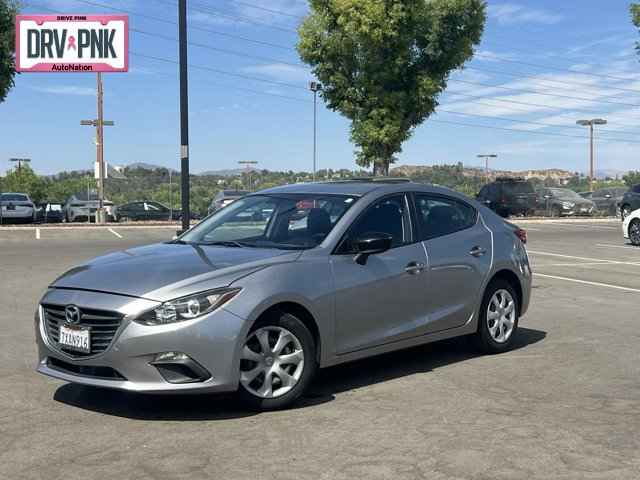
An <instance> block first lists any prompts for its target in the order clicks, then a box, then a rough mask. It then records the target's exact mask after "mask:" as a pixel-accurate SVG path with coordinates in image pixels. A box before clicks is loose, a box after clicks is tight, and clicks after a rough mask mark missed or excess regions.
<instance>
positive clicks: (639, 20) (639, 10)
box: [629, 3, 640, 52]
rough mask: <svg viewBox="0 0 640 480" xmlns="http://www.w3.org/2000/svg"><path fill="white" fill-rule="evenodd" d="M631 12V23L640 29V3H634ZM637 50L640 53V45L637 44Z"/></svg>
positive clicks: (630, 8)
mask: <svg viewBox="0 0 640 480" xmlns="http://www.w3.org/2000/svg"><path fill="white" fill-rule="evenodd" d="M629 11H630V12H631V21H632V22H633V24H634V25H635V26H636V28H639V29H640V3H632V4H631V6H630V7H629ZM636 50H638V51H639V52H640V43H636Z"/></svg>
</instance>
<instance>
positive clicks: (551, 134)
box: [428, 119, 640, 143]
mask: <svg viewBox="0 0 640 480" xmlns="http://www.w3.org/2000/svg"><path fill="white" fill-rule="evenodd" d="M428 121H429V122H436V123H446V124H450V125H460V126H463V127H477V128H488V129H491V130H503V131H506V132H516V133H525V134H533V135H547V136H553V137H569V138H579V139H580V140H588V137H586V136H578V135H569V134H565V133H552V132H535V131H531V130H518V129H517V128H507V127H496V126H492V125H478V124H477V123H463V122H454V121H451V120H437V119H429V120H428ZM600 140H601V141H613V140H612V139H607V138H600ZM616 141H618V142H620V140H616ZM623 142H624V143H640V142H639V141H634V140H623Z"/></svg>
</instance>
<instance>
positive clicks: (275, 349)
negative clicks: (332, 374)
mask: <svg viewBox="0 0 640 480" xmlns="http://www.w3.org/2000/svg"><path fill="white" fill-rule="evenodd" d="M317 368H318V362H317V360H316V346H315V342H314V340H313V336H312V335H311V332H309V329H308V328H307V327H306V326H305V325H304V323H302V322H301V321H300V320H299V319H298V318H297V317H295V316H293V315H291V314H288V313H276V314H273V315H271V316H270V317H269V318H267V319H265V320H264V321H260V322H258V323H257V324H256V325H255V326H254V328H253V329H252V330H251V331H250V332H249V334H248V335H247V339H246V340H245V344H244V347H243V349H242V355H241V361H240V388H239V391H238V393H239V395H240V397H241V398H242V400H243V401H244V402H245V403H246V404H248V405H249V406H250V407H252V408H254V409H257V410H278V409H281V408H286V407H288V406H290V405H291V404H293V403H294V402H295V401H296V400H297V399H298V398H299V397H300V396H301V395H302V394H303V393H304V391H305V390H306V389H307V387H308V386H309V384H310V383H311V381H312V379H313V377H314V375H315V373H316V370H317Z"/></svg>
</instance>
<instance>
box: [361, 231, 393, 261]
mask: <svg viewBox="0 0 640 480" xmlns="http://www.w3.org/2000/svg"><path fill="white" fill-rule="evenodd" d="M392 244H393V237H392V236H391V235H388V234H386V233H378V232H375V233H367V234H365V235H363V236H361V237H360V238H358V239H357V240H356V241H355V242H354V247H355V250H356V256H355V258H354V260H355V261H356V263H357V264H359V265H365V264H366V263H367V259H368V258H369V255H376V254H378V253H384V252H386V251H387V250H389V249H390V248H391V245H392Z"/></svg>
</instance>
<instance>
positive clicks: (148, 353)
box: [35, 289, 248, 393]
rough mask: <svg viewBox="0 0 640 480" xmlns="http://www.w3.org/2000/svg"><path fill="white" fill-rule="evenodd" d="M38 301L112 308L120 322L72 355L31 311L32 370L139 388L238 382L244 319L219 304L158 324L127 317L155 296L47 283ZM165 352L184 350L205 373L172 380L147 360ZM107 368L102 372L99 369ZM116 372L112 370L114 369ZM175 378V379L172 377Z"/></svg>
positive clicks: (191, 388)
mask: <svg viewBox="0 0 640 480" xmlns="http://www.w3.org/2000/svg"><path fill="white" fill-rule="evenodd" d="M41 305H53V306H66V305H76V306H78V307H79V308H80V309H81V310H83V309H93V310H95V309H99V310H105V311H106V310H108V311H116V312H119V313H122V314H123V319H122V321H121V324H120V326H119V328H118V330H117V332H116V334H115V335H114V337H113V339H112V341H111V343H110V344H109V346H108V347H107V348H106V350H104V352H102V353H99V354H96V355H91V356H88V357H84V358H78V357H77V356H75V355H70V354H69V353H66V352H64V351H62V350H61V349H60V348H59V347H58V344H57V342H56V341H55V340H54V339H53V338H51V336H50V335H49V331H48V329H47V328H46V327H45V321H46V320H45V319H43V309H42V308H39V309H38V312H37V313H36V319H35V320H36V339H37V344H38V366H37V371H38V372H40V373H42V374H44V375H48V376H50V377H54V378H57V379H60V380H64V381H67V382H72V383H78V384H83V385H90V386H95V387H105V388H113V389H120V390H128V391H135V392H145V393H211V392H225V391H234V390H236V389H237V388H238V381H239V371H240V353H241V348H242V345H243V344H244V342H243V340H244V338H246V334H247V330H248V324H247V323H248V322H246V321H245V320H243V319H241V318H240V317H238V316H236V315H234V314H232V313H230V312H228V311H227V310H224V309H222V308H221V309H218V310H216V311H214V312H212V313H211V314H209V315H205V316H203V317H201V318H199V319H196V320H191V321H186V322H179V323H175V324H170V325H162V326H146V325H142V324H139V323H136V322H134V321H133V318H135V317H136V316H138V315H139V314H140V313H142V312H143V311H146V310H148V309H150V308H154V307H155V306H157V305H158V303H157V302H152V301H149V300H142V299H132V298H129V297H123V296H119V295H110V294H104V293H94V292H83V291H73V290H71V291H70V290H57V289H51V290H49V291H48V292H47V294H46V295H45V296H44V298H43V300H42V302H41ZM165 352H180V353H184V354H186V355H188V356H189V358H190V359H191V360H192V361H193V362H194V363H192V364H191V365H197V366H198V367H201V370H199V371H200V372H204V373H205V374H203V375H201V377H200V378H199V379H198V380H197V381H191V382H188V383H172V381H171V380H172V379H171V378H169V379H167V378H168V377H167V375H166V370H162V371H161V368H162V367H161V368H159V367H158V365H154V364H153V362H154V360H155V359H156V356H157V355H158V354H161V353H165ZM105 371H106V372H109V374H108V375H107V374H105V373H104V372H105ZM116 374H117V375H116ZM173 380H175V379H173Z"/></svg>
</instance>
